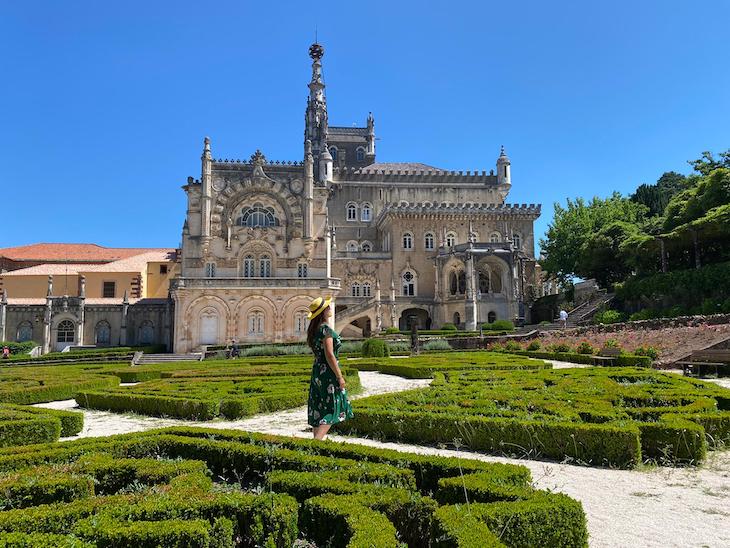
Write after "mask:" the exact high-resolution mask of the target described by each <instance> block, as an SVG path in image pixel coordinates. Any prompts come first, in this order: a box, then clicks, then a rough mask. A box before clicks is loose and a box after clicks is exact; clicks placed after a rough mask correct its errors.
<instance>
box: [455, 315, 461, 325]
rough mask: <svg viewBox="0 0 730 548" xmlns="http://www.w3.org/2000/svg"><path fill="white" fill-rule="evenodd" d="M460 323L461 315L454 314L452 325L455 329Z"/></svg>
mask: <svg viewBox="0 0 730 548" xmlns="http://www.w3.org/2000/svg"><path fill="white" fill-rule="evenodd" d="M460 323H461V314H459V313H458V312H454V325H455V326H456V327H459V324H460Z"/></svg>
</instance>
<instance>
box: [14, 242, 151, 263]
mask: <svg viewBox="0 0 730 548" xmlns="http://www.w3.org/2000/svg"><path fill="white" fill-rule="evenodd" d="M157 250H158V248H138V247H137V248H133V247H103V246H100V245H96V244H53V243H39V244H31V245H21V246H17V247H6V248H4V249H0V257H6V258H8V259H10V260H12V261H36V262H64V263H65V262H69V263H107V262H111V261H118V260H119V259H126V258H128V257H133V256H135V255H139V254H140V253H146V252H149V251H157Z"/></svg>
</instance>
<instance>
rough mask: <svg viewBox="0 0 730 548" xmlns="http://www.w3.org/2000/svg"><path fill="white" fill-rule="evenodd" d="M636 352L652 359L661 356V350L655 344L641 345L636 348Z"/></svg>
mask: <svg viewBox="0 0 730 548" xmlns="http://www.w3.org/2000/svg"><path fill="white" fill-rule="evenodd" d="M634 354H635V355H637V356H649V357H650V358H651V359H652V360H656V359H657V358H658V357H659V351H658V350H657V349H656V348H654V347H653V346H640V347H638V348H637V349H636V350H634Z"/></svg>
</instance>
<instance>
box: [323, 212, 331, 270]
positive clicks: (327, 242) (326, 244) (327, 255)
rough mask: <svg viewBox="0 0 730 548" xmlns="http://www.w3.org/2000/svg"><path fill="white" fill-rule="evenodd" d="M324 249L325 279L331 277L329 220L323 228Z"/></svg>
mask: <svg viewBox="0 0 730 548" xmlns="http://www.w3.org/2000/svg"><path fill="white" fill-rule="evenodd" d="M324 249H325V264H326V276H327V280H329V279H330V278H331V277H332V229H331V228H330V226H329V220H327V224H326V225H325V228H324Z"/></svg>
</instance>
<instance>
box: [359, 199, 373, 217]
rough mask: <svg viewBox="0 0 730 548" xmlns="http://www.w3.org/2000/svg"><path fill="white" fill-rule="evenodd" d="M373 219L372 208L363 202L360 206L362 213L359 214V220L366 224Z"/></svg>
mask: <svg viewBox="0 0 730 548" xmlns="http://www.w3.org/2000/svg"><path fill="white" fill-rule="evenodd" d="M372 218H373V207H372V206H371V205H370V204H369V203H367V202H365V203H364V204H362V211H361V212H360V220H361V221H365V222H368V221H370V220H372Z"/></svg>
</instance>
